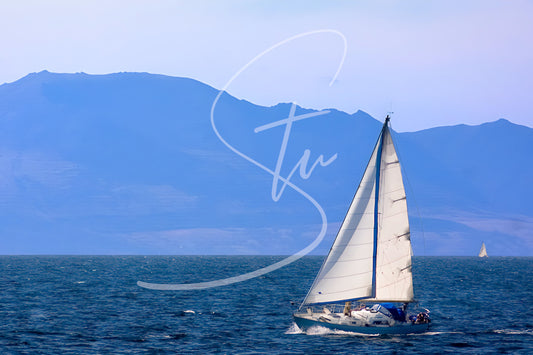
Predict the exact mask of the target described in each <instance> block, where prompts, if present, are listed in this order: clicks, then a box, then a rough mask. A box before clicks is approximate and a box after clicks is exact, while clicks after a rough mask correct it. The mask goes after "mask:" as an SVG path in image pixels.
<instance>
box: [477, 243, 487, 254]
mask: <svg viewBox="0 0 533 355" xmlns="http://www.w3.org/2000/svg"><path fill="white" fill-rule="evenodd" d="M477 256H479V257H480V258H486V257H488V254H487V248H486V247H485V243H481V249H480V250H479V254H478V255H477Z"/></svg>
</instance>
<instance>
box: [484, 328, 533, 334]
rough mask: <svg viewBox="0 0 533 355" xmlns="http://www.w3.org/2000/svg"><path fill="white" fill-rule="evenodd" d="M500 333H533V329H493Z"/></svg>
mask: <svg viewBox="0 0 533 355" xmlns="http://www.w3.org/2000/svg"><path fill="white" fill-rule="evenodd" d="M493 332H494V333H498V334H510V335H526V334H527V335H533V329H525V330H517V329H496V330H494V331H493Z"/></svg>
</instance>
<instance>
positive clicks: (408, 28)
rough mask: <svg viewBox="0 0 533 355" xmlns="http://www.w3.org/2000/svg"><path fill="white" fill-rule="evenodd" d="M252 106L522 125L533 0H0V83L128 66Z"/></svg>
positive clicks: (398, 120)
mask: <svg viewBox="0 0 533 355" xmlns="http://www.w3.org/2000/svg"><path fill="white" fill-rule="evenodd" d="M319 29H332V30H336V31H339V32H340V33H342V34H343V35H344V36H345V38H346V41H347V52H346V58H345V61H344V65H343V67H342V69H341V71H340V73H339V75H338V77H337V81H336V82H335V83H334V84H333V85H332V86H331V87H330V86H329V82H330V81H331V79H332V77H333V75H334V74H335V72H336V70H337V66H338V64H339V62H340V61H341V59H342V56H343V51H344V46H343V40H342V38H341V37H340V36H339V35H335V34H333V33H331V32H330V33H321V34H315V35H310V36H307V37H302V38H300V39H297V40H294V41H291V42H289V43H286V44H285V45H282V46H279V47H277V48H276V49H274V50H273V51H271V52H269V53H268V54H266V55H265V56H263V57H262V58H261V59H259V60H258V61H257V62H255V63H254V64H253V65H251V66H250V67H248V68H247V69H246V70H245V71H244V72H243V73H242V74H241V75H240V76H239V77H237V78H236V79H235V81H234V82H233V83H232V85H230V86H229V87H228V91H229V92H230V93H231V94H233V95H235V96H237V97H239V98H244V99H247V100H249V101H252V102H254V103H257V104H261V105H272V104H275V103H277V102H281V101H283V102H290V101H295V102H297V103H298V104H300V105H302V106H305V107H310V108H326V107H333V108H337V109H340V110H344V111H347V112H349V113H352V112H355V111H357V110H358V109H362V110H364V111H366V112H368V113H370V114H371V115H373V116H374V117H376V118H378V119H382V118H383V116H384V115H385V114H386V113H387V112H388V111H391V110H392V111H394V112H395V114H394V117H393V128H395V129H396V130H399V131H412V130H419V129H423V128H428V127H434V126H439V125H449V124H457V123H467V124H478V123H482V122H487V121H494V120H497V119H499V118H502V117H503V118H507V119H509V120H510V121H512V122H515V123H519V124H523V125H527V126H530V127H533V118H532V117H533V116H532V114H531V113H530V108H531V107H530V105H529V103H531V102H533V69H532V66H533V65H532V64H531V63H533V40H531V36H532V35H533V1H527V0H524V1H520V0H481V1H474V0H470V1H454V0H445V1H427V0H420V1H408V0H406V1H321V2H313V1H309V0H307V1H283V2H282V1H254V0H248V1H244V0H243V1H237V0H225V1H199V0H194V1H192V0H191V1H175V0H172V1H159V0H152V1H149V0H144V1H135V0H127V1H95V0H92V1H81V0H80V1H70V0H64V1H57V0H47V1H41V0H39V1H26V0H19V1H10V2H6V1H3V2H2V4H1V5H0V33H2V36H0V83H5V82H13V81H15V80H17V79H19V78H21V77H23V76H25V75H26V74H28V73H31V72H36V71H41V70H44V69H46V70H49V71H53V72H86V73H90V74H106V73H113V72H120V71H140V72H150V73H157V74H165V75H172V76H186V77H191V78H194V79H197V80H200V81H202V82H205V83H207V84H209V85H212V86H214V87H216V88H222V87H224V85H225V84H226V82H227V81H228V80H229V79H230V78H231V77H232V76H233V75H234V74H235V73H236V72H238V71H239V70H240V69H241V68H242V67H243V66H244V65H246V64H247V63H248V62H249V61H250V60H251V59H252V58H254V57H255V56H256V55H258V54H259V53H261V52H262V51H264V50H266V49H267V48H269V47H271V46H273V45H276V44H277V43H279V42H281V41H283V40H286V39H287V38H290V37H291V36H294V35H297V34H299V33H304V32H308V31H314V30H319Z"/></svg>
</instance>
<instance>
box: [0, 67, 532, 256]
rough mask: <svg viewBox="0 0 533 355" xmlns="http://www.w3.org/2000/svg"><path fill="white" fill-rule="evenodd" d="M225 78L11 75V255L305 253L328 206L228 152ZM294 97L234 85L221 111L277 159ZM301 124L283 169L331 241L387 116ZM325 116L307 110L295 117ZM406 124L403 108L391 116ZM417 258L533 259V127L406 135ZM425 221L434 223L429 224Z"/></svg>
mask: <svg viewBox="0 0 533 355" xmlns="http://www.w3.org/2000/svg"><path fill="white" fill-rule="evenodd" d="M217 94H218V90H216V89H214V88H212V87H210V86H208V85H205V84H203V83H200V82H198V81H195V80H193V79H188V78H176V77H168V76H163V75H154V74H148V73H116V74H108V75H87V74H83V73H78V74H56V73H50V72H47V71H43V72H40V73H33V74H30V75H28V76H26V77H24V78H22V79H20V80H18V81H16V82H14V83H9V84H3V85H1V86H0V167H1V169H2V174H1V179H0V238H1V240H2V243H1V245H2V246H1V247H0V254H291V253H293V252H296V251H298V250H300V249H302V248H304V247H305V246H306V245H307V244H309V243H310V242H311V241H312V240H313V239H314V238H315V237H316V235H317V233H318V231H319V229H320V217H319V214H318V213H317V211H316V209H315V208H314V207H313V206H312V205H311V203H310V202H309V201H307V200H306V199H304V198H303V197H302V196H301V195H300V194H298V193H296V192H295V191H293V190H292V189H291V188H290V187H287V188H286V189H285V191H284V192H283V195H282V197H281V198H280V200H279V201H278V202H274V201H273V199H272V197H271V189H272V176H271V175H270V174H269V173H267V172H265V171H263V170H262V169H260V168H258V167H257V166H255V165H253V164H252V163H250V162H249V161H247V160H245V159H243V158H242V157H240V156H238V155H237V154H235V153H234V152H233V151H231V150H230V149H228V147H226V146H225V145H224V144H223V143H222V142H221V141H220V140H219V138H218V137H217V136H216V134H215V131H214V130H213V127H212V126H211V120H210V112H211V106H212V103H213V101H214V99H215V97H216V95H217ZM290 107H291V104H287V103H280V104H278V105H275V106H272V107H263V106H258V105H254V104H252V103H250V102H247V101H245V100H239V99H237V98H234V97H232V96H231V95H229V94H227V93H224V94H223V95H222V97H221V99H220V101H219V104H218V105H217V106H216V108H215V110H214V112H215V116H214V121H215V125H216V128H217V130H218V131H219V133H220V134H221V136H222V137H223V139H224V140H226V141H227V142H228V143H229V144H231V145H232V146H233V147H234V148H235V149H237V150H238V151H240V152H242V154H245V155H247V156H248V157H250V158H251V159H254V160H255V161H257V162H258V163H260V164H262V165H264V166H265V167H267V168H269V169H271V170H274V168H275V166H276V162H277V159H278V154H279V151H280V147H281V143H282V137H283V133H284V127H281V126H280V127H276V128H272V129H269V130H266V131H263V132H258V133H255V132H254V129H255V128H257V127H259V126H262V125H265V124H268V123H271V122H274V121H278V120H281V119H283V118H286V117H287V115H288V114H289V110H290ZM329 111H330V112H329V113H328V114H325V115H320V116H316V117H313V118H309V119H306V120H302V121H298V122H295V123H294V124H293V127H292V130H291V135H290V139H289V143H288V145H287V151H286V156H285V159H284V162H283V165H282V169H281V175H282V176H288V174H289V173H290V171H291V170H292V169H293V167H294V166H295V165H296V163H297V162H298V161H299V159H300V158H301V156H302V154H303V152H304V151H305V150H306V149H309V150H310V158H309V164H308V167H310V166H311V165H312V163H313V162H314V161H315V160H316V159H317V158H318V156H319V155H323V157H324V160H327V159H329V158H330V157H333V156H334V155H335V154H336V155H337V158H336V159H335V160H334V161H333V162H332V163H331V164H330V165H328V166H326V167H320V166H318V167H316V169H315V170H314V171H313V173H312V174H311V176H310V177H309V178H307V179H303V178H301V177H300V175H299V173H298V172H296V173H295V175H294V176H293V177H292V178H291V182H293V183H295V184H296V185H297V186H299V187H300V188H302V189H303V190H304V191H305V192H307V193H308V194H309V195H311V196H312V197H313V198H314V199H315V200H316V201H317V202H318V203H319V204H320V205H321V206H322V207H323V209H324V211H325V212H326V215H327V218H328V223H329V224H328V232H327V235H326V238H325V240H324V242H322V243H321V245H320V247H319V248H317V249H316V250H315V253H319V254H324V253H326V252H327V250H328V249H329V246H330V244H331V241H332V238H334V236H335V233H336V229H337V228H338V226H339V223H340V221H342V218H343V216H344V213H345V211H346V209H347V207H348V204H349V203H350V200H351V198H352V197H353V194H354V193H355V190H356V188H357V185H358V183H359V179H360V177H361V175H362V173H363V171H364V168H365V166H366V163H367V161H368V157H369V156H370V153H371V151H372V149H373V147H374V144H375V141H376V139H377V135H378V133H379V129H380V127H381V123H380V122H379V121H377V120H376V119H374V118H372V117H371V116H369V115H368V114H366V113H365V112H363V111H358V112H356V113H354V114H351V115H350V114H347V113H345V112H341V111H338V110H334V109H331V110H329ZM309 112H313V110H308V109H304V108H302V107H297V110H296V114H297V115H298V114H303V113H309ZM393 126H394V117H393ZM394 138H395V143H396V145H397V149H398V151H399V154H400V158H401V159H402V164H403V168H404V170H405V172H406V174H405V176H404V180H405V181H406V187H407V193H408V203H409V209H410V215H411V225H412V241H413V246H414V251H415V254H418V255H420V254H425V255H475V254H476V253H477V250H478V249H479V247H480V245H481V241H485V243H486V244H487V248H488V252H489V255H490V254H492V255H533V241H532V240H533V238H532V236H531V232H530V230H531V226H532V224H533V207H531V204H530V203H529V201H531V198H532V197H533V196H532V194H533V192H532V191H533V190H532V189H531V188H530V187H529V183H530V181H531V177H532V176H533V174H532V169H533V168H532V164H531V158H530V157H529V152H530V151H531V149H532V148H533V129H531V128H528V127H524V126H519V125H515V124H513V123H511V122H509V121H506V120H504V119H500V120H498V121H495V122H490V123H485V124H482V125H479V126H466V125H458V126H453V127H436V128H432V129H428V130H423V131H418V132H409V133H394ZM422 231H424V233H422Z"/></svg>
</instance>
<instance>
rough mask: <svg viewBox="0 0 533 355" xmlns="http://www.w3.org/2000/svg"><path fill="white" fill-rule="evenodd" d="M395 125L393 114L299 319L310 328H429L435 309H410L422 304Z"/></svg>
mask: <svg viewBox="0 0 533 355" xmlns="http://www.w3.org/2000/svg"><path fill="white" fill-rule="evenodd" d="M389 120H390V117H389V116H388V115H387V117H386V118H385V123H384V124H383V127H382V129H381V132H380V134H379V137H378V140H377V143H376V145H375V147H374V151H373V152H372V155H371V157H370V161H369V162H368V165H367V167H366V170H365V172H364V174H363V177H362V179H361V182H360V184H359V187H358V189H357V192H356V194H355V196H354V198H353V200H352V202H351V204H350V207H349V209H348V212H347V214H346V216H345V218H344V221H343V223H342V225H341V227H340V229H339V231H338V233H337V236H336V238H335V241H334V242H333V246H332V247H331V249H330V251H329V253H328V256H327V257H326V259H325V261H324V263H323V264H322V267H321V268H320V271H319V272H318V275H317V276H316V278H315V281H314V282H313V284H312V286H311V288H310V289H309V292H308V293H307V296H306V297H305V299H304V301H303V302H302V304H301V305H300V307H299V309H298V311H297V312H295V313H294V315H293V316H294V321H295V322H296V324H297V325H298V327H299V328H300V329H302V330H306V329H308V328H310V327H313V326H321V327H326V328H330V329H336V330H343V331H351V332H356V333H363V334H406V333H418V332H423V331H425V330H427V329H428V328H429V323H430V318H429V311H428V310H425V311H423V312H420V313H418V314H416V313H415V314H412V315H410V314H409V312H408V310H407V307H408V305H409V304H410V303H412V302H414V294H413V278H412V273H411V256H412V249H411V241H410V230H409V219H408V216H407V201H406V195H405V189H404V185H403V181H402V173H401V168H400V162H399V160H398V155H397V154H396V150H395V148H394V143H393V141H392V136H391V133H390V129H389ZM352 302H353V303H354V304H353V305H352Z"/></svg>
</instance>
